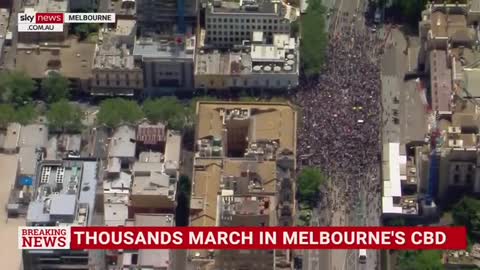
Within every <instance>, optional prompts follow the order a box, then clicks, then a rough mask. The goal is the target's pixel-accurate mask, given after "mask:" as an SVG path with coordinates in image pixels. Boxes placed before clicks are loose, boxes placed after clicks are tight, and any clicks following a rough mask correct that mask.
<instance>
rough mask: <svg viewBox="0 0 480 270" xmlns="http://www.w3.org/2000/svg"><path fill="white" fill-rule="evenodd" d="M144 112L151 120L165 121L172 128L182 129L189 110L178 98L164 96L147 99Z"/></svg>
mask: <svg viewBox="0 0 480 270" xmlns="http://www.w3.org/2000/svg"><path fill="white" fill-rule="evenodd" d="M143 112H144V113H145V116H146V117H147V119H148V120H149V121H150V122H153V123H157V122H164V123H167V125H168V127H170V128H172V129H177V130H182V129H183V128H184V126H185V123H186V118H187V116H186V114H187V112H188V110H187V109H186V108H185V106H184V105H183V104H182V103H181V102H180V101H179V100H178V99H177V98H175V97H164V98H159V99H149V100H147V101H145V103H144V104H143Z"/></svg>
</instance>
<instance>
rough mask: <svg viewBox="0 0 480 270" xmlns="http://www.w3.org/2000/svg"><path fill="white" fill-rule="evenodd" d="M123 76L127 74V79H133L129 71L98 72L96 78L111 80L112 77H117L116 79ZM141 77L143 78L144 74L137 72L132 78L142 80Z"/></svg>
mask: <svg viewBox="0 0 480 270" xmlns="http://www.w3.org/2000/svg"><path fill="white" fill-rule="evenodd" d="M102 75H103V76H102ZM123 76H125V80H127V81H129V80H130V79H131V78H130V74H129V73H122V74H119V73H116V74H115V75H113V74H110V73H104V74H98V73H97V74H95V79H96V80H103V79H106V80H107V81H108V80H110V78H113V77H115V79H116V80H121V79H122V77H123ZM141 78H142V75H141V74H140V73H137V74H135V75H134V76H133V78H132V79H135V80H140V79H141Z"/></svg>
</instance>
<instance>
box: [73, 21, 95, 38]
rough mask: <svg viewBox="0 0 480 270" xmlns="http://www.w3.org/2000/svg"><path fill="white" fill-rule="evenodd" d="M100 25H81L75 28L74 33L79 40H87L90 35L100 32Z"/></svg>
mask: <svg viewBox="0 0 480 270" xmlns="http://www.w3.org/2000/svg"><path fill="white" fill-rule="evenodd" d="M99 29H100V25H99V24H97V23H79V24H76V25H74V26H73V29H72V30H73V33H74V34H75V35H77V36H78V39H79V40H84V39H86V38H87V37H88V36H89V35H90V34H92V33H96V32H98V30H99Z"/></svg>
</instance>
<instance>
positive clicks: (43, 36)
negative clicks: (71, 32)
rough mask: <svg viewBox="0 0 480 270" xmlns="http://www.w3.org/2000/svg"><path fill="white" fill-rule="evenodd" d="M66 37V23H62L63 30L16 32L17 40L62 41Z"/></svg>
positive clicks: (31, 41) (33, 41)
mask: <svg viewBox="0 0 480 270" xmlns="http://www.w3.org/2000/svg"><path fill="white" fill-rule="evenodd" d="M67 37H68V24H64V25H63V32H18V42H20V43H39V42H62V41H65V40H66V39H67Z"/></svg>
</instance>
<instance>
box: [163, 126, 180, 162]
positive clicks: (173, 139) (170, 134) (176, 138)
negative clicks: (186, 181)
mask: <svg viewBox="0 0 480 270" xmlns="http://www.w3.org/2000/svg"><path fill="white" fill-rule="evenodd" d="M181 151H182V136H181V135H180V133H179V132H177V131H174V130H168V131H167V137H166V143H165V156H164V158H165V169H167V170H178V169H179V168H180V155H181Z"/></svg>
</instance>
